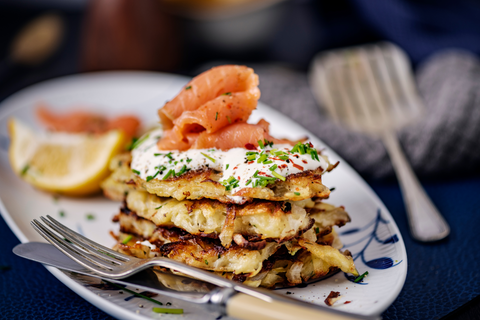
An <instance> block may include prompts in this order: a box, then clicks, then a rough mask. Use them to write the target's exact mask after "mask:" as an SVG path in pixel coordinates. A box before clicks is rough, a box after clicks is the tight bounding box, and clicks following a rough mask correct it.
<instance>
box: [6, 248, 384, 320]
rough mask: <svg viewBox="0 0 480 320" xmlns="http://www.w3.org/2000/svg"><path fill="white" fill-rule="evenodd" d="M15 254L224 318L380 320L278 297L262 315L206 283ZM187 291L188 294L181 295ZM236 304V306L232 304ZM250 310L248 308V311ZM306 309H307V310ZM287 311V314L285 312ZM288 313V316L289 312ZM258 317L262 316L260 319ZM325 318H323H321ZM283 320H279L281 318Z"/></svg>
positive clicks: (56, 253) (57, 256)
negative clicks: (119, 275) (114, 273)
mask: <svg viewBox="0 0 480 320" xmlns="http://www.w3.org/2000/svg"><path fill="white" fill-rule="evenodd" d="M13 253H15V254H16V255H17V256H20V257H22V258H26V259H29V260H33V261H36V262H40V263H42V264H45V265H49V266H53V267H56V268H59V269H62V270H65V271H70V272H74V273H78V274H82V275H86V276H90V277H94V278H99V279H104V280H108V281H109V282H113V283H117V284H121V285H127V286H135V287H137V288H139V289H141V290H146V291H150V292H154V293H159V294H162V295H167V296H169V297H171V298H175V299H179V300H182V301H186V302H191V303H196V304H203V305H206V307H207V308H208V309H209V310H210V311H212V312H220V313H221V314H222V315H228V316H232V317H237V318H241V319H251V318H252V317H253V315H255V319H288V314H291V311H292V308H293V309H295V308H297V309H298V313H297V315H298V318H299V319H300V318H301V319H307V318H308V319H317V320H321V319H329V320H351V319H364V320H367V319H368V320H373V319H380V318H379V317H375V316H374V317H371V316H362V315H353V314H350V313H347V312H343V311H338V310H332V309H329V308H327V307H323V306H319V305H314V304H310V303H306V302H303V301H300V300H296V299H292V298H287V297H282V296H280V295H278V296H279V301H274V302H271V303H269V304H270V305H269V306H268V307H269V310H270V311H271V312H269V313H268V312H267V313H265V312H260V311H259V309H265V306H264V305H263V304H264V303H268V302H264V301H260V300H259V299H257V298H255V297H252V296H248V295H246V294H242V293H236V292H232V291H233V290H232V289H230V288H220V287H217V286H214V285H212V284H210V283H206V282H204V281H200V280H195V279H191V278H187V277H182V276H178V275H171V274H164V275H166V276H167V277H173V278H175V280H176V281H175V282H176V283H180V284H181V283H184V284H188V285H187V286H185V287H182V288H178V287H177V290H175V289H173V288H174V287H172V286H168V287H167V286H166V285H164V284H163V283H162V281H161V280H160V279H161V275H160V274H159V273H158V272H157V271H154V270H153V269H146V270H144V271H141V272H139V273H136V274H134V275H132V276H130V277H128V278H124V279H109V278H105V277H101V276H99V275H97V274H95V273H93V272H92V271H90V270H88V269H86V268H84V267H83V266H81V265H79V264H78V263H76V262H75V261H73V260H72V259H70V258H69V257H67V256H66V255H64V254H63V253H62V252H61V251H60V250H58V249H57V248H55V247H54V246H52V245H50V244H47V243H43V242H28V243H22V244H19V245H17V246H15V248H13ZM178 290H186V291H178ZM232 301H235V303H232ZM246 306H248V308H245V307H246ZM305 307H307V308H305ZM282 310H285V312H282ZM287 310H288V312H287ZM259 313H263V314H262V317H261V318H259V317H258V315H259ZM322 316H323V317H322ZM279 317H280V318H279Z"/></svg>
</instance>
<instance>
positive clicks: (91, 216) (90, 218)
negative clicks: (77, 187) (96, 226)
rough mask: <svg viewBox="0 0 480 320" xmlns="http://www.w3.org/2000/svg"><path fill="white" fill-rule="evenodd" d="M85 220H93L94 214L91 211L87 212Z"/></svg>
mask: <svg viewBox="0 0 480 320" xmlns="http://www.w3.org/2000/svg"><path fill="white" fill-rule="evenodd" d="M87 220H95V216H94V215H93V214H91V213H89V214H87Z"/></svg>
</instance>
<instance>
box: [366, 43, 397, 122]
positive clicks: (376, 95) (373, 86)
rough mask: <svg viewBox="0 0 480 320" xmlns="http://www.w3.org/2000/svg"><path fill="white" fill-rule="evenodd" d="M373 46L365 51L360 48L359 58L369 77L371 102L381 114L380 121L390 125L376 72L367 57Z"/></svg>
mask: <svg viewBox="0 0 480 320" xmlns="http://www.w3.org/2000/svg"><path fill="white" fill-rule="evenodd" d="M374 50H375V47H369V48H367V49H366V50H365V51H363V50H362V52H361V57H360V58H361V59H362V60H363V62H364V66H365V72H366V73H367V74H368V77H369V78H370V79H371V83H370V86H369V88H368V89H369V90H370V95H371V97H372V99H371V101H372V104H373V105H374V106H375V107H376V110H377V111H378V113H379V114H380V116H381V121H383V122H384V123H387V124H388V126H391V122H392V121H391V120H390V117H388V115H387V110H386V107H385V105H386V102H385V100H384V97H383V96H382V94H381V90H380V83H379V79H378V74H377V75H375V73H374V70H373V62H372V61H370V59H369V57H370V56H373V55H374V52H373V51H374Z"/></svg>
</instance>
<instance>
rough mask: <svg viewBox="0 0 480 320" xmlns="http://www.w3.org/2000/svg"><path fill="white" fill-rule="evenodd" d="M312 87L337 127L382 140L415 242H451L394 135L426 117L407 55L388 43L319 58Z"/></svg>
mask: <svg viewBox="0 0 480 320" xmlns="http://www.w3.org/2000/svg"><path fill="white" fill-rule="evenodd" d="M310 83H311V87H312V91H313V94H314V96H315V98H316V99H317V101H318V102H319V104H320V105H323V106H324V107H325V108H326V111H327V113H329V115H330V116H331V117H332V118H333V120H334V121H335V122H337V123H341V124H344V125H346V126H347V127H349V128H350V129H352V130H355V131H360V132H363V133H367V134H370V135H373V136H377V137H380V138H381V139H382V140H383V143H384V145H385V147H386V149H387V152H388V154H389V156H390V159H391V161H392V165H393V168H394V170H395V173H396V174H397V178H398V180H399V184H400V189H401V191H402V194H403V198H404V202H405V206H406V209H407V210H406V211H407V217H408V221H409V226H410V232H411V234H412V237H413V238H414V239H416V240H418V241H422V242H431V241H437V240H441V239H443V238H445V237H447V236H448V234H449V233H450V228H449V226H448V224H447V222H446V221H445V219H444V218H443V217H442V215H441V214H440V212H439V211H438V209H437V208H436V207H435V205H434V204H433V203H432V201H431V200H430V198H429V197H428V195H427V193H426V192H425V190H424V189H423V188H422V186H421V184H420V182H419V181H418V179H417V177H416V176H415V174H414V172H413V170H412V168H411V167H410V165H409V163H408V161H407V159H406V157H405V155H404V153H403V151H402V149H401V147H400V144H399V142H398V139H397V136H396V134H395V132H396V130H399V129H400V128H402V127H404V126H406V125H408V124H410V123H412V122H413V121H414V120H415V119H416V118H418V117H419V116H420V115H422V113H423V104H422V101H421V99H420V97H419V96H418V93H417V92H416V90H415V85H414V79H413V77H412V73H411V70H410V65H409V61H408V58H407V56H406V54H405V53H404V52H403V51H402V50H401V49H400V48H399V47H397V46H396V45H394V44H392V43H387V42H384V43H378V44H372V45H367V46H359V47H352V48H347V49H340V50H334V51H329V52H326V53H321V54H319V55H317V56H316V57H315V59H314V61H313V63H312V66H311V72H310Z"/></svg>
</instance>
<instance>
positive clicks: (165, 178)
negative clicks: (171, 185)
mask: <svg viewBox="0 0 480 320" xmlns="http://www.w3.org/2000/svg"><path fill="white" fill-rule="evenodd" d="M172 174H173V175H175V170H173V169H170V170H168V172H167V174H166V175H164V176H163V178H162V180H167V179H168V178H169V177H170V176H171V175H172Z"/></svg>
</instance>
